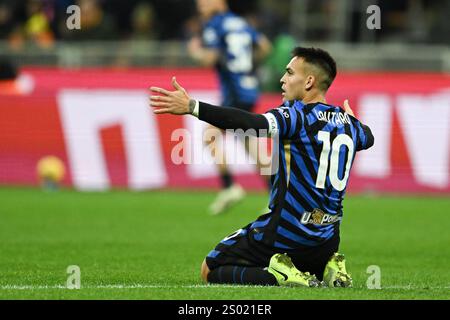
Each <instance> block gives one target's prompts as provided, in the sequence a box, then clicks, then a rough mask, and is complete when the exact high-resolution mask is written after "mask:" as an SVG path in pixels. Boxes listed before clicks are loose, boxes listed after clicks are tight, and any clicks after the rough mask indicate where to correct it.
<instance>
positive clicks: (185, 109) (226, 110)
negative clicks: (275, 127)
mask: <svg viewBox="0 0 450 320" xmlns="http://www.w3.org/2000/svg"><path fill="white" fill-rule="evenodd" d="M172 85H173V87H174V88H175V91H168V90H166V89H163V88H158V87H151V88H150V90H151V91H152V92H153V93H157V94H158V95H151V96H150V106H151V107H153V108H155V110H154V113H156V114H164V113H170V114H175V115H183V114H192V115H194V116H196V117H198V118H199V119H200V120H203V121H206V122H208V123H210V124H212V125H213V126H216V127H218V128H221V129H235V130H236V129H242V130H244V131H246V130H248V129H254V130H255V131H256V134H259V133H260V131H259V130H266V132H267V131H268V129H269V123H268V121H267V119H266V118H265V117H264V116H263V115H261V114H256V113H251V112H247V111H244V110H240V109H236V108H230V107H218V106H214V105H210V104H207V103H204V102H200V101H197V100H194V99H191V97H190V96H189V94H188V93H187V91H186V90H185V89H184V88H183V87H182V86H180V85H179V84H178V82H177V80H176V79H175V77H173V78H172Z"/></svg>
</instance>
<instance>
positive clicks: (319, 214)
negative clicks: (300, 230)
mask: <svg viewBox="0 0 450 320" xmlns="http://www.w3.org/2000/svg"><path fill="white" fill-rule="evenodd" d="M324 215H325V212H323V211H322V210H320V209H314V210H313V212H312V213H311V217H312V221H313V223H314V224H321V223H322V219H323V216H324Z"/></svg>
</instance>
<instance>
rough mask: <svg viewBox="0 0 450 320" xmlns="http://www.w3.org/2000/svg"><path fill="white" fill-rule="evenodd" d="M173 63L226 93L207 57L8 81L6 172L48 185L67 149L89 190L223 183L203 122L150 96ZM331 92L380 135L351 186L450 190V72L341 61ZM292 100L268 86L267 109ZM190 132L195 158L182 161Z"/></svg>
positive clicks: (73, 173) (45, 72)
mask: <svg viewBox="0 0 450 320" xmlns="http://www.w3.org/2000/svg"><path fill="white" fill-rule="evenodd" d="M173 75H176V76H177V79H178V81H179V82H180V83H181V84H182V85H183V86H185V88H186V89H187V90H188V91H189V92H190V94H191V95H192V96H193V97H196V98H199V99H201V100H207V101H210V102H216V103H217V102H218V101H219V100H218V96H219V93H218V83H217V80H216V78H215V76H214V74H213V73H212V72H211V71H207V70H202V69H136V70H117V69H83V70H59V69H51V68H27V69H24V70H22V76H21V79H20V81H22V84H21V85H22V86H23V87H24V88H25V89H24V90H22V93H17V92H15V93H7V92H5V91H3V92H2V87H0V184H3V185H9V184H14V185H17V184H21V185H22V184H25V185H36V184H37V183H38V179H37V176H36V164H37V161H38V160H39V159H40V158H42V157H43V156H46V155H55V156H58V157H59V158H61V159H62V160H63V162H64V164H65V165H66V168H67V174H66V176H65V178H64V184H66V185H68V186H74V187H75V188H77V189H80V190H92V189H93V190H98V189H100V190H101V189H107V188H110V187H116V186H117V187H128V188H131V189H151V188H161V187H188V188H192V187H195V188H199V187H200V188H201V187H216V186H218V185H219V182H218V179H217V173H216V171H215V168H214V166H213V165H212V164H211V163H207V164H205V163H203V162H202V160H204V159H203V158H202V157H203V156H204V153H205V149H204V148H203V145H202V142H201V132H202V124H201V122H200V121H198V120H197V119H195V118H193V117H191V116H184V117H175V116H170V115H160V116H156V115H154V114H153V113H152V112H151V110H150V108H149V107H148V94H149V92H148V88H149V87H150V86H153V85H155V86H162V87H169V84H170V79H171V77H172V76H173ZM327 99H328V103H331V104H336V105H341V104H342V102H343V100H344V99H349V100H350V103H351V105H352V107H353V109H354V111H355V113H356V115H357V117H359V118H360V119H361V120H362V122H364V123H367V124H368V125H369V126H370V127H371V128H372V131H373V133H374V136H375V145H374V147H373V148H372V149H370V150H368V151H364V152H361V153H359V154H358V155H357V156H356V161H355V163H354V166H353V169H352V174H351V178H350V182H349V191H382V192H401V193H409V192H413V193H417V192H427V193H441V194H449V193H450V76H449V75H444V74H431V73H430V74H414V73H413V74H412V73H341V74H339V75H338V77H337V79H336V81H335V83H334V84H333V86H332V88H331V89H330V92H329V94H328V97H327ZM280 102H281V96H280V95H279V94H263V95H262V96H261V99H260V101H259V104H258V109H257V112H264V111H265V110H268V109H271V108H273V107H277V106H278V105H279V104H280ZM180 129H187V130H184V131H180ZM177 130H178V131H177ZM180 132H181V135H180ZM186 132H187V133H189V134H190V135H191V136H189V138H190V141H191V142H190V144H189V146H188V149H187V150H188V151H189V156H190V160H192V161H191V162H192V164H186V163H179V162H177V161H174V150H178V149H177V148H178V147H179V146H180V143H181V142H183V141H184V140H185V139H186V137H185V136H184V137H183V138H181V137H182V134H183V133H186ZM183 139H184V140H183ZM183 143H184V142H183ZM241 151H242V150H237V151H236V153H239V152H241ZM232 170H234V171H235V172H236V174H237V177H238V181H240V182H241V183H242V184H243V185H244V186H246V187H249V188H256V189H257V188H263V186H264V184H263V182H262V179H260V177H258V175H257V173H256V170H255V169H254V168H253V166H252V165H236V166H234V167H232Z"/></svg>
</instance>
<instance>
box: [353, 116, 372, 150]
mask: <svg viewBox="0 0 450 320" xmlns="http://www.w3.org/2000/svg"><path fill="white" fill-rule="evenodd" d="M356 129H357V134H358V138H357V144H356V151H361V150H366V149H369V148H370V147H371V146H373V144H374V142H375V141H374V140H375V139H374V137H373V134H372V131H371V130H370V128H369V127H368V126H366V125H364V124H362V123H361V122H359V121H358V122H356Z"/></svg>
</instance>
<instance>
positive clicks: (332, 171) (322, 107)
mask: <svg viewBox="0 0 450 320" xmlns="http://www.w3.org/2000/svg"><path fill="white" fill-rule="evenodd" d="M264 116H265V117H266V118H267V120H268V122H269V128H270V131H271V135H272V136H274V137H275V138H276V137H278V140H277V141H278V144H279V146H278V155H277V158H278V161H275V163H276V162H278V170H277V171H276V173H275V174H274V175H273V176H272V190H271V195H270V205H269V208H270V210H271V212H270V213H268V214H265V215H263V216H261V217H259V218H258V219H257V220H256V221H255V222H253V223H252V224H251V227H250V229H251V230H252V231H253V232H252V233H253V237H254V238H255V240H257V241H262V242H263V243H265V244H267V245H270V246H274V247H277V248H281V249H295V248H296V247H298V246H301V245H303V246H305V245H306V246H316V245H319V244H321V243H323V242H324V241H326V240H328V239H330V238H331V237H332V236H333V235H334V234H335V233H338V232H339V225H340V222H341V219H342V215H343V210H342V209H343V206H342V201H343V199H344V195H345V191H346V187H347V184H348V179H349V175H350V170H351V167H352V164H353V160H354V158H355V154H356V152H357V151H360V150H364V149H367V148H369V147H371V146H372V145H373V143H374V138H373V135H372V133H371V131H370V129H369V128H368V127H367V126H365V125H363V124H362V123H360V122H359V121H358V120H357V119H356V118H354V117H353V116H350V115H348V114H347V113H345V112H344V110H342V109H341V108H339V107H336V106H332V105H328V104H324V103H313V104H303V103H302V102H301V101H297V100H295V101H288V102H285V103H284V104H283V105H282V106H280V107H279V108H276V109H273V110H270V111H268V112H267V113H265V114H264Z"/></svg>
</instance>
